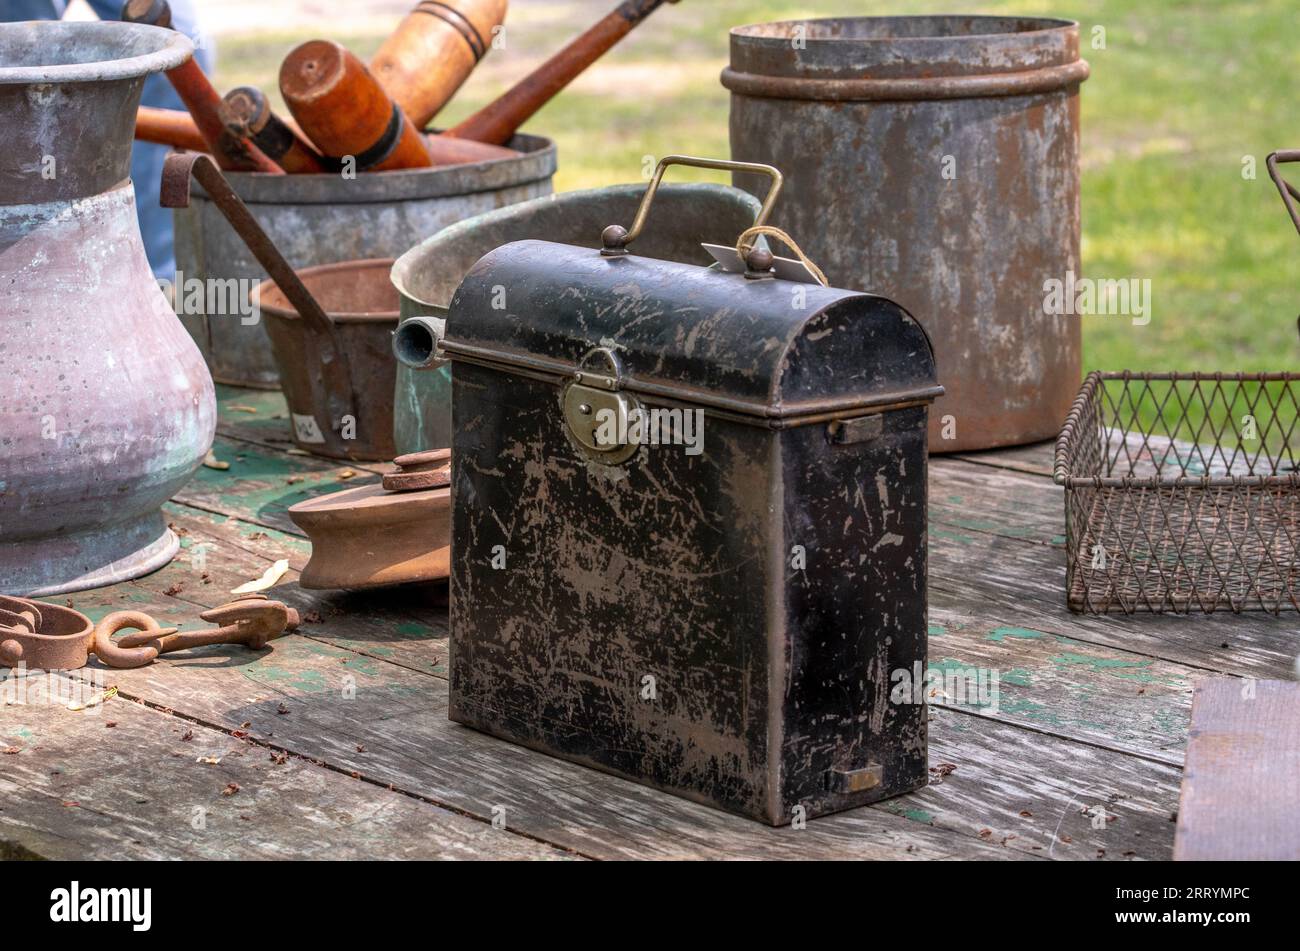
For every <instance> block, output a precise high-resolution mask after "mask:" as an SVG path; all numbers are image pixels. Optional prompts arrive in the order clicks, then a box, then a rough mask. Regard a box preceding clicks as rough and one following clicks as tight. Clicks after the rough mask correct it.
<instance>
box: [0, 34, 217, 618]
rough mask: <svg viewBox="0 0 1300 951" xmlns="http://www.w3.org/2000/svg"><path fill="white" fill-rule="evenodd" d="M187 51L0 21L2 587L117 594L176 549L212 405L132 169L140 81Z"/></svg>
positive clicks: (172, 39) (169, 41) (176, 44)
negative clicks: (173, 504)
mask: <svg viewBox="0 0 1300 951" xmlns="http://www.w3.org/2000/svg"><path fill="white" fill-rule="evenodd" d="M192 52H193V47H192V44H191V43H190V41H189V40H188V39H186V38H185V37H183V36H181V35H180V34H179V33H175V32H172V31H170V30H162V29H158V28H156V27H150V26H140V25H134V24H123V23H63V22H37V23H12V24H10V23H4V24H0V121H2V122H3V127H4V132H5V135H6V138H7V143H6V148H5V149H4V150H3V152H2V153H0V287H2V288H3V291H2V292H0V594H12V595H19V596H24V597H25V596H30V595H52V594H56V593H61V592H67V591H78V590H81V589H84V588H93V587H98V586H100V585H106V584H113V583H116V582H119V581H123V580H126V579H129V578H134V577H138V576H139V575H143V574H146V573H148V572H149V571H153V570H155V569H157V568H160V567H162V566H163V565H165V564H167V563H168V562H170V561H171V559H172V558H173V556H174V555H175V554H176V551H177V549H178V547H179V542H178V540H177V538H176V536H175V534H174V533H173V532H172V531H170V530H169V529H168V528H167V525H166V522H165V520H164V519H163V515H162V511H161V508H160V507H161V506H162V504H163V503H164V502H165V501H167V499H169V498H170V497H171V496H172V495H173V494H174V493H175V492H176V491H177V490H178V489H179V488H180V487H181V486H182V485H184V484H185V482H186V480H187V479H189V478H190V476H191V475H193V474H194V472H195V470H196V469H198V467H199V464H200V463H201V462H202V460H203V457H204V455H205V453H206V452H207V450H208V449H209V447H210V446H211V445H212V436H213V432H214V429H215V426H216V398H215V394H214V393H213V387H212V380H211V378H210V377H209V376H208V371H207V368H206V367H204V365H203V359H202V357H201V356H200V355H199V352H198V350H197V349H196V348H195V346H194V343H193V342H192V341H191V340H190V338H189V336H188V335H187V334H186V333H185V330H184V329H183V328H182V327H181V325H180V323H179V322H178V321H177V320H176V316H175V314H173V313H172V310H171V307H170V305H169V304H168V302H167V299H166V297H164V296H163V293H162V291H161V290H160V289H159V287H158V284H157V282H156V281H155V280H154V277H153V274H152V272H151V271H150V269H149V263H148V261H147V260H146V259H145V253H144V245H143V242H142V241H141V238H140V230H139V225H138V224H137V222H136V212H135V189H134V187H133V186H132V183H131V178H130V161H131V141H132V119H133V117H134V116H135V112H136V109H137V107H138V105H139V102H140V91H141V87H142V86H143V85H144V81H145V77H146V76H148V75H150V74H152V73H157V72H161V71H163V70H168V69H173V68H175V67H176V66H179V65H180V64H182V63H184V62H185V61H186V60H188V59H189V58H190V56H191V55H192ZM140 187H141V188H156V187H157V183H156V182H154V183H146V182H141V183H140Z"/></svg>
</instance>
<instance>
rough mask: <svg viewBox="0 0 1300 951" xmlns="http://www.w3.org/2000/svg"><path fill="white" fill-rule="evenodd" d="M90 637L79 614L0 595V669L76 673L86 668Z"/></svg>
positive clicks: (87, 622)
mask: <svg viewBox="0 0 1300 951" xmlns="http://www.w3.org/2000/svg"><path fill="white" fill-rule="evenodd" d="M93 635H94V626H93V625H92V624H91V622H90V618H88V617H86V616H85V615H84V614H82V613H81V612H80V611H74V610H72V609H71V608H65V607H60V606H59V605H57V604H44V603H42V602H39V601H31V600H29V599H27V598H8V597H4V596H0V667H17V666H18V665H20V664H22V665H24V666H26V667H27V668H29V669H31V670H76V669H77V668H79V667H84V666H86V657H87V654H88V652H89V649H90V644H91V640H92V637H93Z"/></svg>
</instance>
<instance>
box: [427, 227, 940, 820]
mask: <svg viewBox="0 0 1300 951" xmlns="http://www.w3.org/2000/svg"><path fill="white" fill-rule="evenodd" d="M443 348H444V351H445V353H446V354H447V355H448V356H449V357H450V358H451V359H452V361H453V369H452V391H453V411H452V412H453V428H454V433H455V435H454V442H453V446H452V457H453V475H452V508H453V524H452V578H451V708H450V716H451V718H452V719H453V720H456V721H458V722H460V723H464V724H467V725H469V726H471V727H474V728H476V729H479V730H483V731H485V732H487V733H491V734H493V735H495V736H499V737H503V738H505V739H507V740H511V741H513V742H516V743H521V744H524V745H526V746H530V747H533V748H535V749H538V750H542V751H545V752H547V753H550V754H553V755H556V756H560V757H564V758H565V759H569V760H572V761H574V762H577V763H582V764H585V765H588V766H592V767H595V768H597V769H601V770H606V771H608V772H612V773H615V774H618V775H620V776H625V777H628V778H630V779H634V780H637V781H639V782H643V783H647V784H649V785H652V786H655V787H658V788H660V789H664V790H667V791H670V792H673V793H677V794H679V795H682V796H686V797H689V798H691V799H695V800H698V801H701V802H706V803H711V804H714V805H717V806H720V807H722V808H724V809H728V810H731V811H734V812H739V813H742V814H744V815H748V816H752V817H754V818H757V819H761V820H763V821H766V822H770V823H772V824H774V825H780V824H784V823H787V822H790V821H791V819H792V818H794V817H795V816H798V815H804V816H807V817H812V816H815V815H818V814H821V813H826V812H832V811H835V810H839V809H845V808H848V807H851V806H858V805H862V804H865V803H868V802H872V801H875V800H877V799H882V798H885V797H888V796H892V795H896V794H898V793H902V792H906V791H908V790H911V789H915V788H917V787H919V786H922V785H924V784H925V781H926V712H925V707H924V704H923V702H916V700H915V698H914V697H913V694H912V691H906V693H907V697H906V698H903V699H901V702H891V691H892V690H893V686H894V684H893V682H892V680H891V675H892V674H893V673H894V672H896V671H906V672H908V675H909V676H910V675H911V673H912V671H913V669H914V664H916V663H917V662H920V663H921V664H924V661H925V655H926V461H927V452H926V448H927V447H926V415H927V412H928V404H929V402H930V401H932V400H933V399H934V398H935V396H936V395H938V394H940V393H941V392H942V390H941V388H940V387H938V385H937V383H936V380H935V370H934V362H933V357H932V353H931V349H930V345H929V343H928V341H927V339H926V336H925V334H924V332H923V331H922V329H921V328H920V326H919V325H918V324H917V323H916V321H914V320H913V319H912V318H911V317H910V316H909V315H908V314H907V313H905V312H904V311H903V310H902V309H901V308H899V307H898V306H897V305H895V304H893V303H891V302H890V301H888V300H885V299H883V298H880V297H874V296H871V295H868V294H862V293H854V292H849V291H843V290H833V289H827V288H824V287H821V286H815V285H809V284H801V283H792V282H789V281H785V280H778V279H771V278H768V279H753V275H752V274H751V275H750V276H749V277H747V276H746V275H744V274H741V273H725V272H723V271H721V270H717V269H709V268H703V267H697V266H692V265H684V264H675V263H669V262H664V261H656V260H651V259H648V258H643V257H639V256H637V255H635V254H618V253H614V254H602V252H601V251H598V250H591V249H586V248H578V247H572V246H568V245H560V244H554V243H550V242H545V241H521V242H517V243H514V244H509V245H506V246H504V247H502V248H499V249H497V250H496V251H494V252H492V253H490V254H489V255H487V256H486V257H484V258H483V259H482V260H481V261H480V262H479V263H478V264H477V265H476V266H475V267H474V269H473V270H472V271H471V272H470V273H469V275H468V276H467V277H466V279H465V281H464V283H463V284H462V285H461V287H460V289H459V290H458V291H457V293H456V295H455V298H454V300H453V301H452V304H451V310H450V314H449V317H448V323H447V334H446V338H445V340H444V341H443ZM656 410H658V411H660V413H659V415H658V416H657V417H655V416H652V415H651V414H652V413H653V412H654V411H656ZM673 410H677V411H679V413H678V415H677V416H673V415H672V414H671V411H673ZM638 411H640V412H641V413H642V414H643V416H642V419H643V420H646V419H648V421H649V422H650V423H651V424H652V425H643V426H642V428H641V431H640V432H637V431H636V430H635V428H634V424H635V421H636V420H637V419H638V415H637V414H638ZM664 411H668V412H667V414H666V415H665V412H664ZM619 420H623V421H625V422H626V423H627V424H628V427H627V428H628V432H627V434H626V438H625V439H624V440H623V441H622V442H620V441H619V440H618V439H617V438H613V436H614V430H615V429H616V428H617V427H616V424H617V423H618V421H619ZM656 420H657V421H658V422H657V423H656V422H655V421H656ZM605 424H608V426H607V428H606V431H605V432H604V433H602V432H601V426H603V425H605ZM655 435H657V436H659V437H660V439H659V442H660V444H658V445H655V444H652V443H653V441H654V436H655ZM700 437H702V440H701V438H700ZM648 443H651V444H648Z"/></svg>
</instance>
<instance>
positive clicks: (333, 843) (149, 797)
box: [0, 675, 576, 861]
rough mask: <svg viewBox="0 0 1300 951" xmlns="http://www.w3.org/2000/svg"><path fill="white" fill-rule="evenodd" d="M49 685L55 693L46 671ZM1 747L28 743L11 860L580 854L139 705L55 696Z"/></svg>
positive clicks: (26, 710) (14, 756) (3, 792)
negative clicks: (88, 703)
mask: <svg viewBox="0 0 1300 951" xmlns="http://www.w3.org/2000/svg"><path fill="white" fill-rule="evenodd" d="M51 676H53V677H54V679H55V680H56V681H61V682H62V683H63V684H65V685H71V683H72V680H71V679H69V678H63V677H59V676H58V675H51ZM38 680H39V682H40V683H41V685H42V688H43V691H44V687H45V684H46V678H45V677H40V678H38ZM6 683H7V684H8V687H7V688H6V686H5V685H6ZM21 683H23V681H21V680H19V679H18V678H12V679H10V680H8V681H6V680H5V678H4V677H3V676H0V688H3V689H8V690H10V691H12V695H13V696H14V697H21V696H23V695H22V694H21V693H20V692H19V690H20V684H21ZM48 693H49V692H48V691H44V692H43V693H42V696H48ZM61 696H67V695H66V694H61ZM33 699H34V698H33ZM0 748H7V749H11V750H15V751H16V752H12V753H7V754H4V755H3V760H4V764H3V766H4V768H3V769H0V803H2V804H3V805H0V855H3V854H6V853H8V854H23V855H27V856H28V857H33V856H39V857H42V858H47V859H63V860H70V859H77V860H87V859H90V860H100V859H145V860H170V859H332V860H344V861H346V860H363V859H421V858H425V859H431V858H440V859H446V858H462V859H565V858H575V857H576V856H574V855H573V854H572V853H568V852H564V851H561V850H558V849H554V848H551V847H550V846H547V845H544V844H542V843H538V842H535V841H532V840H531V839H528V838H525V837H522V836H519V835H515V834H512V833H510V832H508V831H501V830H497V829H493V828H492V826H491V825H490V824H488V823H484V822H480V821H476V820H474V819H471V818H468V817H466V816H462V815H458V814H457V813H454V812H450V811H448V810H446V809H440V808H438V807H437V806H434V805H431V804H429V803H427V802H423V801H420V800H419V799H415V798H412V797H411V796H407V795H403V794H401V793H398V792H393V791H390V790H388V789H385V788H383V787H378V786H375V785H373V784H370V783H366V782H364V781H362V780H359V779H353V778H351V777H349V776H346V775H341V774H339V773H337V772H333V771H331V770H328V769H325V768H323V767H321V766H317V765H315V764H313V763H311V762H309V761H307V760H305V759H303V758H302V757H298V756H285V755H277V756H274V757H273V756H272V754H271V752H270V751H269V750H268V749H266V748H265V747H264V746H260V745H257V744H252V743H248V742H246V741H244V740H242V739H239V738H237V737H235V736H231V735H230V734H228V733H223V732H220V731H217V730H213V729H210V728H207V727H204V726H201V725H199V724H195V723H193V722H189V721H186V720H183V719H180V718H178V717H175V716H168V715H166V714H164V713H161V712H159V711H157V710H153V709H149V708H148V707H145V706H143V705H141V704H138V703H133V702H130V701H126V700H120V699H112V700H108V701H107V702H105V703H104V704H102V705H100V706H95V707H90V708H88V709H87V710H84V711H80V712H73V711H72V710H69V709H68V708H67V705H66V704H56V703H50V702H32V703H16V704H12V705H7V706H6V707H5V718H4V723H3V724H2V725H0ZM205 759H208V760H217V761H218V762H213V763H210V762H202V761H203V760H205ZM232 784H233V785H232Z"/></svg>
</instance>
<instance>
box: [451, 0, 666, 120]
mask: <svg viewBox="0 0 1300 951" xmlns="http://www.w3.org/2000/svg"><path fill="white" fill-rule="evenodd" d="M677 2H679V0H624V2H623V3H620V4H619V5H618V7H617V8H616V9H615V10H613V11H612V12H611V13H609V14H608V15H607V16H605V17H604V18H603V19H602V20H600V22H598V23H597V24H596V25H595V26H593V27H592V28H591V29H589V30H587V32H585V33H583V34H582V35H581V36H579V37H577V38H576V39H574V40H573V41H572V42H570V43H569V45H568V46H566V47H564V49H562V50H560V51H559V52H558V53H556V54H555V55H554V56H552V57H551V58H550V59H548V60H547V61H546V62H545V63H543V64H542V65H541V66H539V67H537V69H535V70H533V71H532V72H531V73H529V74H528V75H527V76H525V77H524V78H523V79H521V80H520V81H519V82H518V83H517V84H516V85H515V86H514V87H513V88H511V89H510V90H509V91H507V92H506V93H505V94H504V95H503V96H501V97H500V98H499V99H497V100H495V101H493V102H490V103H488V104H487V105H486V106H484V107H483V108H482V109H480V110H479V111H478V112H476V113H474V114H473V115H472V116H470V117H469V118H468V119H466V120H465V121H464V122H462V123H460V124H459V125H457V126H456V127H455V128H452V129H450V130H448V131H447V132H446V133H444V135H446V136H450V137H455V138H461V139H475V140H477V141H479V142H491V143H493V144H494V145H505V144H506V143H507V142H509V141H510V138H511V137H512V136H513V135H514V134H515V133H516V132H517V131H519V127H520V126H522V125H523V124H524V123H525V122H527V121H528V120H529V119H531V118H532V117H533V116H534V115H535V114H536V113H537V111H538V110H539V109H541V108H542V106H544V105H546V104H547V103H548V102H550V101H551V99H553V98H554V97H555V96H556V94H557V93H559V92H560V90H562V89H564V87H565V86H567V85H569V83H571V82H573V81H574V80H575V79H577V78H578V77H579V76H580V75H582V73H583V72H584V71H585V70H586V69H587V67H589V66H590V65H591V64H592V63H594V62H596V60H598V59H600V58H601V57H602V56H604V55H605V54H606V53H607V52H609V51H610V50H611V49H613V48H614V46H615V45H616V44H617V43H618V41H619V40H621V39H622V38H623V37H625V36H627V35H628V34H629V33H631V32H632V31H633V30H634V29H636V27H637V26H639V25H640V24H641V23H642V22H643V21H644V20H645V18H646V17H648V16H649V15H650V14H652V13H654V12H655V11H656V10H658V9H659V8H660V7H661V6H663V5H664V3H677Z"/></svg>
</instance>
